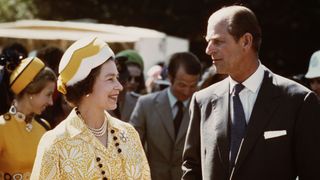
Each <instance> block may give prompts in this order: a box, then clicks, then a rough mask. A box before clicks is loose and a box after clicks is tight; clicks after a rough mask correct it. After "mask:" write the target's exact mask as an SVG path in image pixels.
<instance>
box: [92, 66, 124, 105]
mask: <svg viewBox="0 0 320 180" xmlns="http://www.w3.org/2000/svg"><path fill="white" fill-rule="evenodd" d="M118 76H119V73H118V70H117V67H116V64H115V62H114V61H113V60H108V61H107V62H105V63H104V64H103V65H102V66H101V70H100V73H99V75H98V77H97V78H96V81H95V83H94V85H93V90H92V93H91V94H90V98H91V100H92V102H94V103H95V104H97V106H100V107H101V108H103V109H105V110H113V109H115V108H116V107H117V100H118V95H119V93H120V91H122V89H123V87H122V85H121V84H120V82H119V81H118Z"/></svg>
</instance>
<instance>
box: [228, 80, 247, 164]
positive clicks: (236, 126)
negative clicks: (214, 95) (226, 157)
mask: <svg viewBox="0 0 320 180" xmlns="http://www.w3.org/2000/svg"><path fill="white" fill-rule="evenodd" d="M243 88H244V86H243V85H242V84H236V85H235V86H234V90H233V92H234V93H233V94H232V99H233V104H232V107H231V110H232V111H233V118H231V119H232V122H231V142H230V167H231V168H232V167H233V166H234V165H235V159H236V157H237V154H238V150H239V146H240V144H241V140H242V138H243V137H244V135H245V131H246V127H247V124H246V118H245V115H244V110H243V106H242V103H241V101H240V97H239V93H240V92H241V91H242V90H243Z"/></svg>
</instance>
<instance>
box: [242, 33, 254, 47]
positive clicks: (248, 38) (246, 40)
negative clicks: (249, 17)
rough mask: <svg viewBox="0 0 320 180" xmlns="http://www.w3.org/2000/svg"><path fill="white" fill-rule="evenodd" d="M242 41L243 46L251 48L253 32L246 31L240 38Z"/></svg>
mask: <svg viewBox="0 0 320 180" xmlns="http://www.w3.org/2000/svg"><path fill="white" fill-rule="evenodd" d="M240 41H241V42H240V43H241V46H242V47H243V48H246V49H249V48H251V47H252V41H253V36H252V34H251V33H245V34H244V35H243V36H242V37H241V38H240Z"/></svg>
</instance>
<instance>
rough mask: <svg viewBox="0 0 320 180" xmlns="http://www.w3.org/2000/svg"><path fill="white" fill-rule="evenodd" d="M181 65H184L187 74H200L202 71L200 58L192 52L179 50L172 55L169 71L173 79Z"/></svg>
mask: <svg viewBox="0 0 320 180" xmlns="http://www.w3.org/2000/svg"><path fill="white" fill-rule="evenodd" d="M180 66H182V67H183V69H184V70H185V71H186V73H187V74H191V75H199V74H200V73H201V64H200V60H199V59H198V57H197V56H196V55H194V54H193V53H191V52H179V53H175V54H173V55H172V56H171V57H170V59H169V65H168V73H169V75H170V76H171V77H172V78H173V80H174V79H175V77H176V74H177V71H178V69H179V67H180Z"/></svg>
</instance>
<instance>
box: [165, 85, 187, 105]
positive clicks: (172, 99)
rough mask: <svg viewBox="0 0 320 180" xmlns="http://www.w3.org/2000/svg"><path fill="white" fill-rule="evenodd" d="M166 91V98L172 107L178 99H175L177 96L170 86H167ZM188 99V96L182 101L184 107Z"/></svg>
mask: <svg viewBox="0 0 320 180" xmlns="http://www.w3.org/2000/svg"><path fill="white" fill-rule="evenodd" d="M167 92H168V98H169V103H170V107H171V108H174V106H175V105H176V103H177V101H178V100H177V98H176V97H175V96H174V95H173V94H172V92H171V88H167ZM189 99H190V98H188V99H187V100H185V101H183V102H182V103H183V106H184V107H187V105H188V102H189Z"/></svg>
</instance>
